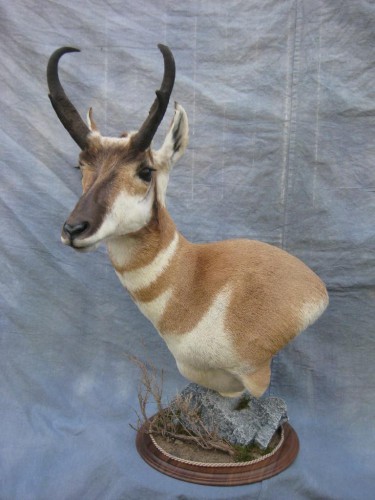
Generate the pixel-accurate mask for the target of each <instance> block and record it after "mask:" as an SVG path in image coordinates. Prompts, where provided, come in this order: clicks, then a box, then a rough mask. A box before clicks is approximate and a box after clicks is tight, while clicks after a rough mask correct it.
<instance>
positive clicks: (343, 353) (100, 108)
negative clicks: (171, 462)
mask: <svg viewBox="0 0 375 500" xmlns="http://www.w3.org/2000/svg"><path fill="white" fill-rule="evenodd" d="M0 8H1V20H0V23H1V26H0V27H1V29H0V40H1V53H0V57H1V76H0V81H1V95H0V107H1V124H0V144H1V183H0V190H1V201H0V203H1V205H0V213H1V232H0V245H1V255H2V260H1V266H0V278H1V280H0V281H1V283H0V286H1V337H0V338H1V343H0V346H1V351H0V384H1V385H0V391H1V395H0V418H1V433H0V466H1V474H0V477H1V479H0V498H1V499H4V500H10V499H17V500H18V499H20V500H21V499H22V500H25V499H38V500H43V499H46V500H47V499H48V500H50V499H54V500H55V499H56V500H60V499H88V500H92V499H106V500H107V499H111V500H112V499H113V500H117V499H146V498H152V499H155V500H156V499H163V500H164V499H177V498H178V499H232V498H233V499H245V498H246V499H248V498H261V499H305V498H309V499H313V498H314V499H340V500H341V499H369V498H373V494H374V486H375V484H374V452H373V450H374V446H375V443H374V368H373V367H374V299H375V288H374V243H375V237H374V208H375V202H374V190H375V179H374V156H375V155H374V153H375V152H374V128H375V127H374V126H375V123H374V122H375V118H374V116H375V108H374V97H375V95H374V82H375V71H374V67H375V64H374V48H375V43H374V21H375V5H374V2H371V1H370V2H366V1H364V0H356V1H353V0H314V1H310V0H282V1H280V0H268V1H264V0H252V1H247V0H236V1H234V0H233V1H218V0H207V1H199V0H191V1H185V2H179V1H175V0H157V1H155V0H138V1H137V2H135V1H130V0H123V1H120V0H108V1H98V0H92V1H89V0H86V1H81V2H78V1H76V2H73V1H69V0H61V1H59V2H55V1H48V0H42V1H32V0H13V1H11V2H10V1H7V0H2V1H1V4H0ZM158 42H162V43H167V44H168V45H169V46H170V47H171V48H172V49H173V52H174V54H175V58H176V62H177V81H176V85H175V89H174V93H173V98H174V99H176V100H178V101H179V102H181V104H183V106H184V107H185V108H186V110H187V112H188V115H189V118H190V126H191V139H190V146H189V149H188V152H187V153H186V154H185V156H184V157H183V158H182V160H180V162H179V164H178V165H177V166H176V168H175V170H174V173H173V175H172V179H171V183H170V186H169V197H168V203H169V205H168V206H169V208H170V212H171V214H172V216H173V217H174V219H175V221H176V223H177V225H178V227H179V228H180V230H181V231H182V232H183V234H185V236H186V237H188V238H189V239H191V240H193V241H196V242H197V241H211V240H216V239H222V238H231V237H239V236H241V237H242V236H243V237H248V238H255V239H260V240H263V241H267V242H269V243H272V244H275V245H277V246H280V247H282V248H284V249H286V250H288V251H290V252H291V253H293V254H294V255H297V256H298V257H300V258H302V259H303V260H304V261H305V262H306V263H307V264H308V265H309V266H310V267H312V268H313V269H314V270H315V271H316V272H317V273H318V274H319V275H320V276H321V277H322V278H323V280H324V281H325V282H326V283H327V285H328V288H329V292H330V298H331V303H330V307H329V309H328V311H327V312H326V314H325V315H324V316H323V317H322V319H321V320H319V322H318V323H316V324H315V325H314V326H313V327H311V328H310V329H309V330H308V331H306V332H305V333H303V334H302V335H301V336H300V337H299V338H298V339H297V340H295V341H294V342H293V343H292V344H290V345H289V346H288V347H287V348H286V349H285V350H284V351H283V352H282V353H280V355H279V356H278V357H277V358H276V359H275V361H274V363H273V376H272V383H271V387H270V390H269V391H268V393H269V394H271V395H277V396H280V397H282V398H284V399H285V401H286V402H287V404H288V408H289V414H290V419H291V423H292V424H293V426H294V427H295V429H296V430H297V432H298V434H299V437H300V440H301V451H300V454H299V457H298V459H297V461H296V462H295V463H294V465H293V466H292V467H291V468H290V469H288V470H287V471H286V472H284V473H283V474H281V475H279V476H277V477H275V478H273V479H270V480H268V481H265V482H263V483H258V484H255V485H250V486H241V487H232V488H217V487H205V486H199V485H193V484H188V483H183V482H179V481H176V480H174V479H171V478H169V477H167V476H164V475H162V474H160V473H158V472H156V471H154V470H153V469H151V468H149V467H148V466H147V465H146V464H145V463H144V462H143V461H142V460H141V459H140V458H139V457H138V455H137V453H136V451H135V445H134V438H135V434H134V431H133V430H132V429H131V428H130V427H129V423H132V424H135V422H136V417H135V409H136V408H137V397H136V394H137V383H138V382H137V381H138V378H139V374H138V371H137V369H136V367H135V366H134V365H133V364H132V362H131V361H130V360H129V355H135V356H138V357H140V358H141V359H142V360H145V361H147V360H152V361H153V362H154V363H155V364H156V365H157V366H159V367H163V368H164V370H165V400H168V399H169V398H171V397H172V396H173V395H174V394H175V393H176V391H177V390H178V389H180V388H182V387H183V386H184V385H185V383H186V382H185V380H184V379H183V378H182V377H181V376H180V375H179V374H178V372H177V369H176V367H175V363H174V360H173V358H172V356H171V355H170V354H169V352H168V350H167V348H166V346H165V345H164V344H163V342H162V340H161V339H160V338H159V336H158V335H157V333H156V332H155V331H154V329H153V327H152V326H151V324H149V323H148V321H147V320H146V319H145V318H143V317H142V316H141V314H140V313H139V311H138V310H137V308H136V306H135V305H134V304H133V303H132V302H131V300H130V298H129V297H128V295H127V294H126V292H125V291H124V290H123V289H122V287H121V285H120V283H119V282H118V280H117V278H116V276H115V274H114V272H113V270H112V268H111V266H110V264H109V262H108V259H107V256H106V252H105V249H104V248H102V249H100V250H98V251H97V252H96V253H93V254H84V255H78V254H77V253H74V252H73V251H72V250H71V249H69V248H67V247H64V246H63V245H62V244H61V243H60V229H61V226H62V224H63V222H64V220H65V218H66V217H67V215H68V214H69V212H70V210H71V209H72V207H73V206H74V204H75V202H76V200H77V197H78V195H79V192H80V175H79V172H78V171H77V170H75V169H74V168H73V167H74V166H75V165H76V161H77V154H78V148H77V147H76V145H75V144H74V143H73V141H72V140H71V139H70V137H69V136H68V134H67V133H66V132H65V130H64V129H63V127H62V125H61V124H60V123H59V122H58V120H57V118H56V116H55V115H54V112H53V110H52V108H51V106H50V103H49V100H48V98H47V89H46V83H45V67H46V63H47V59H48V56H49V55H50V53H51V52H52V51H53V50H54V49H55V48H57V47H59V46H62V45H73V46H78V47H80V48H81V49H82V53H81V54H71V55H67V56H65V57H64V59H63V64H62V68H61V76H62V80H63V81H64V84H65V86H66V89H67V91H68V93H69V95H70V97H71V99H72V100H73V102H74V103H75V104H76V105H77V107H78V109H79V110H80V112H81V113H82V114H85V113H86V110H87V108H88V107H89V106H93V107H94V109H95V116H96V119H97V121H98V123H99V124H100V126H101V129H102V132H103V133H105V134H108V135H111V134H118V133H119V132H121V131H122V130H125V129H134V128H137V126H139V124H140V123H141V122H142V121H143V119H144V118H145V116H146V114H147V112H148V109H149V106H150V104H151V102H152V100H153V98H154V90H155V89H156V88H157V87H158V85H159V82H160V78H161V74H162V58H161V56H160V53H159V51H158V50H157V48H156V44H157V43H158ZM171 116H172V106H170V109H169V110H168V114H167V117H166V119H165V121H164V123H163V125H162V126H161V127H160V130H159V132H158V134H157V137H156V140H155V142H156V144H157V145H160V142H161V140H162V138H163V133H164V132H165V130H166V128H167V124H168V122H169V120H170V117H171Z"/></svg>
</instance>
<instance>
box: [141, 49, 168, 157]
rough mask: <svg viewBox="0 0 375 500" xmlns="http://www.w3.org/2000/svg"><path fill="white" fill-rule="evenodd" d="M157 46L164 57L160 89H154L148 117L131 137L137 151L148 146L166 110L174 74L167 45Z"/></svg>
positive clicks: (143, 149)
mask: <svg viewBox="0 0 375 500" xmlns="http://www.w3.org/2000/svg"><path fill="white" fill-rule="evenodd" d="M158 47H159V50H160V52H161V53H162V54H163V58H164V77H163V81H162V83H161V86H160V89H159V90H157V91H156V99H155V101H154V103H153V105H152V106H151V108H150V111H149V114H148V117H147V118H146V120H145V122H144V123H143V125H142V126H141V128H140V129H139V130H138V132H137V134H136V135H135V136H134V137H133V138H132V144H133V147H134V148H135V149H137V150H138V151H145V150H146V149H147V148H148V147H149V146H150V144H151V141H152V139H153V137H154V135H155V133H156V131H157V129H158V126H159V125H160V122H161V121H162V119H163V117H164V115H165V112H166V110H167V107H168V102H169V98H170V96H171V93H172V89H173V84H174V79H175V76H176V66H175V62H174V58H173V54H172V52H171V51H170V49H169V47H167V46H166V45H162V44H159V45H158Z"/></svg>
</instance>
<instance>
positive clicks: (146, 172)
mask: <svg viewBox="0 0 375 500" xmlns="http://www.w3.org/2000/svg"><path fill="white" fill-rule="evenodd" d="M153 171H154V169H153V168H149V167H144V168H142V170H140V171H139V172H138V177H139V178H140V179H142V180H143V181H145V182H151V179H152V172H153Z"/></svg>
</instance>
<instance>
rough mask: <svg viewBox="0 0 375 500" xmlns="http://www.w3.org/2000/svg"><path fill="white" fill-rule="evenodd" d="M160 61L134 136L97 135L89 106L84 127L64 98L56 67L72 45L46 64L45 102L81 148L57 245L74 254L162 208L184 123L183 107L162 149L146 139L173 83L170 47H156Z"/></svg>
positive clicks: (132, 229) (133, 228) (132, 228)
mask: <svg viewBox="0 0 375 500" xmlns="http://www.w3.org/2000/svg"><path fill="white" fill-rule="evenodd" d="M158 47H159V49H160V51H161V53H162V55H163V58H164V77H163V80H162V83H161V86H160V89H159V90H157V91H156V98H155V101H154V103H153V104H152V106H151V109H150V111H149V114H148V117H147V118H146V120H145V121H144V123H143V124H142V126H141V127H140V128H139V130H138V131H136V132H130V133H123V134H122V135H121V136H120V137H118V138H111V137H104V136H102V135H101V134H100V132H99V130H98V128H97V126H96V124H95V122H94V119H93V113H92V108H90V109H89V112H88V115H87V125H86V123H85V122H84V121H83V120H82V118H81V116H80V115H79V113H78V112H77V110H76V108H75V107H74V105H73V104H72V103H71V101H70V100H69V99H68V97H67V96H66V94H65V92H64V89H63V87H62V85H61V83H60V80H59V76H58V64H59V60H60V58H61V56H62V55H64V54H66V53H67V52H79V50H78V49H75V48H72V47H62V48H60V49H57V50H56V51H55V52H54V53H53V54H52V55H51V57H50V59H49V62H48V66H47V81H48V88H49V98H50V100H51V103H52V106H53V108H54V110H55V112H56V114H57V116H58V117H59V119H60V121H61V123H62V124H63V125H64V127H65V128H66V129H67V131H68V132H69V134H70V135H71V137H72V139H74V141H75V142H76V143H77V145H78V146H79V147H80V149H81V153H80V155H79V168H80V170H81V172H82V189H83V193H82V196H81V198H80V199H79V201H78V203H77V204H76V206H75V208H74V210H73V211H72V213H71V214H70V216H69V217H68V219H67V220H66V222H65V224H64V226H63V230H62V236H61V239H62V242H63V243H64V244H66V245H70V246H71V247H73V248H74V249H76V250H80V251H85V250H91V249H94V248H96V247H97V246H98V244H99V243H100V242H102V241H104V240H108V239H110V238H113V237H119V236H125V235H129V234H133V233H136V232H138V231H140V230H141V229H142V228H144V227H145V226H147V225H148V224H149V223H150V221H151V220H152V219H153V218H154V217H155V216H157V209H158V207H159V206H160V205H161V206H164V205H165V193H166V188H167V184H168V178H169V172H170V169H171V167H172V166H173V164H174V163H175V162H176V161H177V160H178V158H180V156H181V155H182V154H183V153H184V151H185V149H186V146H187V142H188V120H187V116H186V112H185V110H184V109H183V107H182V106H180V105H179V104H177V103H176V104H175V113H174V117H173V120H172V123H171V125H170V128H169V131H168V133H167V135H166V138H165V140H164V143H163V145H162V147H161V148H160V149H159V150H157V151H154V150H152V149H151V141H152V139H153V137H154V135H155V133H156V131H157V129H158V126H159V125H160V123H161V121H162V119H163V117H164V114H165V112H166V110H167V107H168V102H169V98H170V95H171V93H172V89H173V84H174V80H175V62H174V58H173V55H172V52H171V51H170V49H169V48H168V47H167V46H165V45H161V44H160V45H158Z"/></svg>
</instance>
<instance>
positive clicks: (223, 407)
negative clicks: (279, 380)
mask: <svg viewBox="0 0 375 500" xmlns="http://www.w3.org/2000/svg"><path fill="white" fill-rule="evenodd" d="M180 395H181V396H182V397H183V398H190V401H191V403H190V404H191V405H198V406H199V408H200V416H201V420H202V422H203V424H204V426H205V427H206V428H207V429H208V430H210V431H212V430H216V432H217V433H218V434H219V435H220V437H222V438H223V439H225V440H227V441H229V442H230V443H232V444H239V445H249V444H253V443H255V444H257V445H258V446H260V447H261V448H262V449H265V448H267V446H268V445H269V443H270V441H271V439H272V436H273V435H274V433H275V432H276V430H277V429H278V428H279V426H280V425H281V424H283V423H284V422H287V420H288V416H287V408H286V404H285V402H284V401H283V400H282V399H280V398H274V397H269V398H263V399H256V398H254V397H252V396H251V395H250V394H249V393H247V392H246V393H244V394H243V395H242V396H241V397H240V398H224V397H223V396H220V394H218V393H217V392H215V391H212V390H210V389H206V388H205V387H201V386H199V385H197V384H189V385H188V386H187V387H186V388H185V389H183V391H182V392H181V393H180ZM172 407H173V401H172ZM179 418H180V419H181V421H182V423H183V424H184V425H185V426H187V427H188V428H190V430H191V431H192V432H194V426H195V424H194V423H193V422H189V421H188V420H187V419H186V418H184V415H180V416H179Z"/></svg>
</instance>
